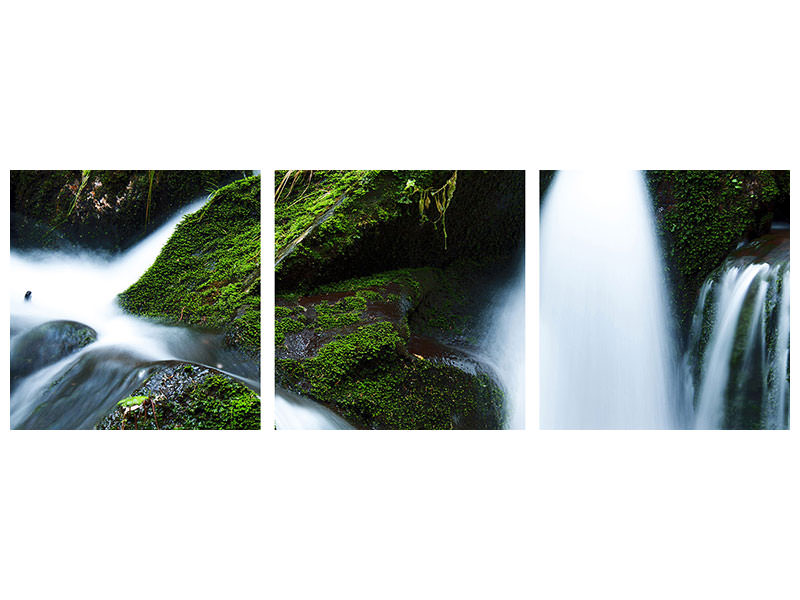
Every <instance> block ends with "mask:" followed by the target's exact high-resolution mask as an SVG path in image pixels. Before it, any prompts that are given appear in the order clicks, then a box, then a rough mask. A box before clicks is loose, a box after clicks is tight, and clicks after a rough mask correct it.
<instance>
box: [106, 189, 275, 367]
mask: <svg viewBox="0 0 800 600" xmlns="http://www.w3.org/2000/svg"><path fill="white" fill-rule="evenodd" d="M260 187H261V186H260V177H258V176H256V177H250V178H248V179H243V180H240V181H237V182H235V183H232V184H230V185H228V186H226V187H224V188H222V189H220V190H219V191H217V192H216V193H215V194H214V196H213V197H212V198H211V200H209V202H207V203H206V205H205V206H204V207H203V208H202V209H201V210H199V211H197V212H195V213H193V214H190V215H187V216H186V217H185V218H184V219H183V221H182V222H181V223H180V224H179V225H178V227H177V228H176V230H175V233H174V234H173V235H172V237H171V238H170V239H169V241H168V242H167V244H166V245H165V246H164V248H163V249H162V251H161V254H160V255H159V256H158V258H157V259H156V261H155V262H154V263H153V265H152V266H151V267H150V268H149V269H148V270H147V272H146V273H145V274H144V275H143V276H142V277H141V278H140V279H139V281H137V282H136V283H135V284H133V285H132V286H131V287H130V288H128V289H127V290H126V291H125V292H123V293H122V294H120V295H119V302H120V305H121V306H122V308H123V309H125V310H126V311H128V312H131V313H134V314H137V315H141V316H145V317H150V318H153V319H157V320H160V321H166V322H170V323H182V324H187V325H196V326H201V327H206V328H212V329H228V330H229V335H227V336H226V340H227V341H229V342H230V343H231V344H235V345H239V346H240V347H242V348H244V349H247V350H250V351H252V352H258V349H259V345H260V341H259V340H260V331H261V326H260V322H261V318H260V299H261V298H260V285H261V251H260V249H261V245H260V239H261V223H260V218H261V215H260V202H259V195H260Z"/></svg>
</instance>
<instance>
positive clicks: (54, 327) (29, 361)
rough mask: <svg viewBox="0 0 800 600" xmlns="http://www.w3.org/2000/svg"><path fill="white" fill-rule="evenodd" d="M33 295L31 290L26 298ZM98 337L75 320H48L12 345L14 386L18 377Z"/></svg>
mask: <svg viewBox="0 0 800 600" xmlns="http://www.w3.org/2000/svg"><path fill="white" fill-rule="evenodd" d="M29 297H30V292H28V293H27V294H25V298H26V299H28V298H29ZM96 339H97V332H96V331H95V330H94V329H92V328H91V327H89V326H88V325H84V324H83V323H77V322H75V321H49V322H47V323H43V324H41V325H38V326H37V327H34V328H33V329H31V330H30V331H27V332H25V333H23V334H20V335H19V337H17V338H16V339H15V340H14V342H13V344H12V348H11V382H12V386H13V385H14V383H15V382H16V381H17V380H19V378H21V377H24V376H25V375H28V374H29V373H32V372H34V371H37V370H38V369H41V368H42V367H46V366H47V365H50V364H53V363H54V362H57V361H59V360H61V359H62V358H64V357H65V356H68V355H70V354H72V353H74V352H77V351H78V350H80V349H81V348H83V347H84V346H87V345H89V344H91V343H92V342H94V341H95V340H96Z"/></svg>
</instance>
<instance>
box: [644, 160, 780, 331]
mask: <svg viewBox="0 0 800 600" xmlns="http://www.w3.org/2000/svg"><path fill="white" fill-rule="evenodd" d="M784 174H786V172H780V171H648V172H647V182H648V187H649V189H650V194H651V196H652V198H653V202H654V208H655V214H656V221H657V228H658V233H659V236H660V238H661V242H662V246H663V248H664V257H665V264H666V269H667V276H668V278H669V280H670V282H671V286H672V290H673V294H672V297H673V310H674V312H675V315H676V316H677V318H678V320H679V325H680V328H681V330H682V331H683V332H684V333H685V332H686V331H687V329H688V326H689V323H690V320H691V314H692V310H693V308H694V305H695V302H696V300H697V295H698V291H699V290H700V286H701V285H702V284H703V281H705V279H706V277H708V275H709V274H710V273H711V272H712V271H713V270H714V269H716V268H717V267H718V266H719V265H720V264H721V263H722V261H723V260H724V259H725V257H726V256H727V255H728V254H729V253H730V252H731V251H732V250H734V249H735V248H736V246H737V244H739V242H742V241H746V240H752V239H754V238H756V237H758V236H760V235H763V234H765V233H767V232H768V231H769V229H770V225H771V223H772V220H773V217H774V214H775V211H776V210H778V211H779V212H780V213H781V214H783V212H782V211H784V209H785V213H786V216H787V218H788V204H787V206H786V207H784V206H783V203H782V199H783V198H784V197H783V196H782V194H781V192H780V187H779V185H778V183H777V181H778V180H780V181H783V180H784V179H785V180H786V186H787V187H788V174H787V177H784ZM783 201H787V202H788V194H786V196H785V200H783Z"/></svg>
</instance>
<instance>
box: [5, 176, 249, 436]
mask: <svg viewBox="0 0 800 600" xmlns="http://www.w3.org/2000/svg"><path fill="white" fill-rule="evenodd" d="M10 177H11V182H10V183H11V185H10V195H11V198H10V210H11V215H10V222H11V237H10V239H11V261H10V271H9V282H8V288H9V292H10V310H11V315H10V325H11V342H10V381H11V396H10V410H11V415H10V416H11V421H10V423H11V428H12V429H117V430H144V429H259V428H260V427H261V400H260V372H259V371H260V366H259V364H260V344H261V328H260V322H261V305H260V301H261V222H260V219H261V208H260V204H261V175H260V171H252V170H250V171H163V170H162V171H93V170H73V171H70V170H64V171H11V175H10Z"/></svg>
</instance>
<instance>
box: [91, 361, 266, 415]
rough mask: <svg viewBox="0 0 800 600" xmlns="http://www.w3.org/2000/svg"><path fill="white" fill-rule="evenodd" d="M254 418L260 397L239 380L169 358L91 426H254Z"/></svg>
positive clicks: (154, 368)
mask: <svg viewBox="0 0 800 600" xmlns="http://www.w3.org/2000/svg"><path fill="white" fill-rule="evenodd" d="M256 383H257V382H251V384H252V385H256ZM260 419H261V401H260V399H259V397H258V395H257V394H256V392H254V391H253V390H251V389H249V388H248V387H247V386H245V385H244V384H242V383H240V382H238V381H236V380H234V379H232V378H231V377H229V376H228V375H225V374H224V373H221V372H220V371H217V370H215V369H211V368H208V367H204V366H199V365H194V364H190V363H179V362H175V361H169V362H164V363H159V364H157V365H155V366H153V368H152V369H151V372H150V375H149V377H148V378H147V379H146V380H145V382H144V383H143V384H141V385H140V386H139V387H137V388H136V389H135V390H133V391H132V392H131V393H130V396H129V397H127V398H124V399H123V400H121V401H119V402H118V403H117V404H116V405H115V406H114V407H113V409H112V410H111V411H110V412H109V413H108V414H107V415H106V416H104V417H103V418H102V419H100V421H99V422H98V423H97V425H96V426H95V429H260V427H261V420H260Z"/></svg>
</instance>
